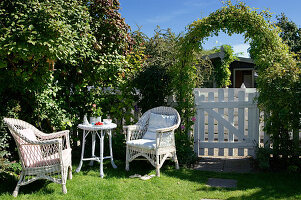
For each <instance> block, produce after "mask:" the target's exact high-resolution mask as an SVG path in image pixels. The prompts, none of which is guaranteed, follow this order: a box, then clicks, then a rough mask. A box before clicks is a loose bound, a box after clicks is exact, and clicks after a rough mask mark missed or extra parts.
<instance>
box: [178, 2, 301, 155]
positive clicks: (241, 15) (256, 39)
mask: <svg viewBox="0 0 301 200" xmlns="http://www.w3.org/2000/svg"><path fill="white" fill-rule="evenodd" d="M269 17H270V13H269V12H267V11H263V12H260V13H259V12H258V11H256V10H254V9H252V8H250V7H248V6H246V5H245V4H244V3H242V2H240V3H237V4H232V3H231V1H228V2H227V3H226V4H225V6H224V7H222V8H221V9H219V10H216V11H215V12H213V13H211V14H210V15H209V16H208V17H205V18H202V19H199V20H197V21H194V22H193V23H192V24H191V25H189V26H188V32H187V34H186V35H185V37H184V38H183V40H182V41H181V49H180V52H179V62H178V64H177V65H176V66H175V71H176V72H177V74H178V76H177V77H176V79H175V81H174V85H175V92H176V97H177V102H178V110H179V111H180V113H181V117H182V123H183V125H182V127H186V128H185V129H183V131H185V132H187V131H189V128H190V127H191V124H192V123H191V122H190V121H191V117H192V116H193V115H194V111H193V106H194V102H193V89H194V88H195V81H194V79H195V78H196V77H195V67H192V66H193V63H194V62H195V59H194V55H195V52H198V51H200V49H201V48H200V47H201V45H202V43H203V42H204V40H205V39H207V38H208V37H210V36H212V35H218V33H219V31H223V32H224V33H226V34H228V35H229V36H231V35H232V34H243V36H244V38H245V41H246V42H249V43H250V50H249V53H250V56H251V58H252V59H253V60H254V63H255V64H256V66H257V69H256V70H257V73H258V76H259V77H258V79H257V85H258V90H259V93H260V95H259V98H258V102H259V107H260V109H261V110H264V111H265V112H266V113H268V114H269V115H268V117H266V120H267V126H266V127H265V128H266V131H267V132H268V133H269V134H270V135H272V139H273V145H274V151H275V152H274V153H276V154H279V152H282V154H283V149H282V148H288V141H289V132H290V131H292V130H296V129H299V128H300V122H299V120H300V106H298V109H299V110H298V109H296V105H299V104H300V91H298V90H300V67H298V66H297V62H296V60H295V59H294V58H293V56H292V55H291V53H290V52H289V48H288V46H287V45H286V44H284V43H283V41H282V39H281V38H280V37H279V32H280V30H279V28H278V27H276V26H275V25H274V24H273V23H271V22H270V21H269ZM298 88H299V89H298ZM296 92H297V93H298V92H299V97H298V96H296ZM298 98H299V99H298ZM295 144H296V143H295ZM295 147H296V145H295ZM286 150H287V149H286ZM285 152H287V151H285ZM289 153H292V152H289ZM289 153H288V154H289Z"/></svg>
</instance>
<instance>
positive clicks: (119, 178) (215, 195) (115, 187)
mask: <svg viewBox="0 0 301 200" xmlns="http://www.w3.org/2000/svg"><path fill="white" fill-rule="evenodd" d="M77 164H78V162H77V163H74V165H73V171H74V170H75V169H76V167H77ZM116 164H117V165H118V168H117V169H113V168H112V167H111V164H110V162H109V161H108V160H107V161H106V162H105V165H104V172H105V177H104V179H101V178H100V177H99V165H98V163H95V165H94V166H93V167H90V166H88V163H87V162H84V165H83V168H82V171H81V172H80V173H75V172H74V173H73V179H72V180H68V181H67V189H68V193H67V194H65V195H64V194H63V193H62V192H61V186H60V185H59V184H55V183H52V182H49V181H44V180H41V181H36V182H34V183H31V184H29V185H26V186H22V187H21V188H20V192H19V196H18V198H17V199H38V200H41V199H72V200H76V199H202V198H205V199H301V182H300V180H301V175H300V174H293V175H290V174H286V173H248V174H238V173H215V172H204V171H198V170H192V169H185V168H181V169H180V170H175V169H174V166H173V164H172V163H167V164H166V165H165V166H164V167H163V168H162V170H161V177H160V178H158V177H154V178H152V179H150V180H147V181H142V180H140V179H131V178H129V176H130V175H132V174H135V173H138V174H142V175H144V174H155V170H154V169H153V168H152V167H151V165H150V164H147V162H145V161H134V162H132V163H131V165H130V167H131V171H130V172H126V171H125V170H124V162H121V161H117V162H116ZM208 178H226V179H236V180H237V181H238V185H237V188H231V189H223V188H214V187H209V186H207V185H206V183H207V181H208ZM16 182H17V180H16V179H15V178H13V177H11V178H9V179H8V180H7V181H5V182H1V183H0V199H14V197H13V196H12V195H11V193H12V191H13V190H14V187H15V185H16Z"/></svg>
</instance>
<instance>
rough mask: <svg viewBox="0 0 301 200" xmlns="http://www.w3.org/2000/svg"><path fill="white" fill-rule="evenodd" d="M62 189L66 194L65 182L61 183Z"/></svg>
mask: <svg viewBox="0 0 301 200" xmlns="http://www.w3.org/2000/svg"><path fill="white" fill-rule="evenodd" d="M62 191H63V193H64V194H67V187H66V184H62Z"/></svg>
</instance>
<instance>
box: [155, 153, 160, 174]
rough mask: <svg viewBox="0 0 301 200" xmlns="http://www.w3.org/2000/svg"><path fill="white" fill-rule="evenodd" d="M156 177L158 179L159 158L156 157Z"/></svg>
mask: <svg viewBox="0 0 301 200" xmlns="http://www.w3.org/2000/svg"><path fill="white" fill-rule="evenodd" d="M156 176H158V177H160V156H159V155H158V154H157V156H156Z"/></svg>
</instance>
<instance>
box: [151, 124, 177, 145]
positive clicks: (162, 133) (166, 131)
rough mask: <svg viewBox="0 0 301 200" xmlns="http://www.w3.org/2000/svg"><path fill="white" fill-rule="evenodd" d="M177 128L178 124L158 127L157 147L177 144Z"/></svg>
mask: <svg viewBox="0 0 301 200" xmlns="http://www.w3.org/2000/svg"><path fill="white" fill-rule="evenodd" d="M177 128H178V125H174V126H171V127H167V128H160V129H156V145H157V148H161V147H169V146H175V138H174V130H175V129H177Z"/></svg>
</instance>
